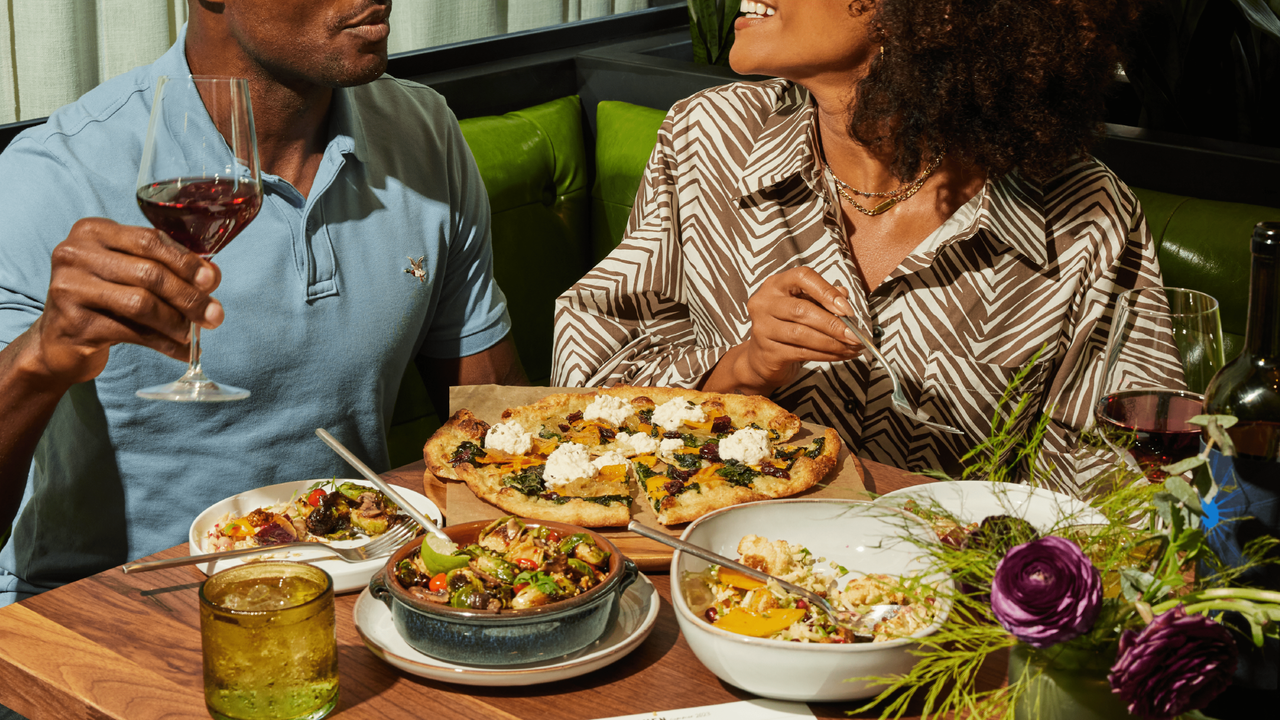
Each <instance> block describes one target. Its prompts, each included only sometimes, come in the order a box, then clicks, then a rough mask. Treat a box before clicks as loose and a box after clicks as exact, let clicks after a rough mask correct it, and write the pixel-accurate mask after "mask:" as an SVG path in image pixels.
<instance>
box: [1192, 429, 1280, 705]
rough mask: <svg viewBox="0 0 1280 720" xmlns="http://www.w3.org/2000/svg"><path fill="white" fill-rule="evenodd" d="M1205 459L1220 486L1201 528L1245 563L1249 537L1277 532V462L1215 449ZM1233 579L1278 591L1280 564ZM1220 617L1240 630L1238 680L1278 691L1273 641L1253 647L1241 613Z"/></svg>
mask: <svg viewBox="0 0 1280 720" xmlns="http://www.w3.org/2000/svg"><path fill="white" fill-rule="evenodd" d="M1201 449H1202V450H1203V443H1202V445H1201ZM1208 460H1209V469H1210V470H1211V471H1212V472H1213V478H1214V480H1215V481H1216V482H1217V483H1218V488H1219V489H1218V494H1217V496H1215V497H1214V498H1213V499H1212V500H1210V501H1208V502H1205V503H1203V508H1204V512H1205V516H1204V517H1203V518H1202V521H1203V529H1204V532H1205V535H1206V537H1207V539H1208V543H1209V547H1211V548H1213V551H1214V552H1215V553H1217V554H1218V558H1219V559H1220V560H1221V561H1222V563H1223V564H1224V565H1227V566H1228V567H1233V568H1235V567H1240V566H1242V565H1244V564H1245V563H1246V562H1248V558H1247V557H1246V555H1245V552H1244V549H1245V546H1246V545H1247V544H1248V542H1249V541H1250V540H1253V539H1256V538H1259V537H1262V536H1264V535H1270V536H1272V537H1280V462H1278V461H1276V460H1268V459H1266V458H1261V457H1252V456H1247V455H1238V456H1236V457H1230V456H1227V455H1223V454H1222V453H1220V452H1218V450H1217V449H1213V450H1210V451H1209V455H1208ZM1255 561H1256V560H1255ZM1204 570H1205V568H1203V566H1202V568H1201V571H1204ZM1237 582H1239V583H1243V584H1249V585H1254V586H1258V587H1263V588H1267V589H1269V590H1280V566H1278V565H1274V564H1273V565H1267V566H1263V567H1254V568H1252V569H1251V570H1249V571H1247V572H1245V573H1244V575H1242V576H1241V577H1240V579H1239V580H1238V581H1237ZM1224 620H1225V621H1227V622H1228V624H1232V625H1235V626H1236V627H1237V630H1239V631H1240V634H1236V635H1235V637H1236V647H1237V649H1238V650H1239V651H1240V657H1239V665H1238V667H1237V670H1236V680H1235V682H1236V684H1237V685H1240V686H1243V687H1251V688H1257V689H1263V690H1276V689H1277V685H1278V684H1280V662H1277V654H1278V652H1280V650H1278V648H1277V643H1276V641H1275V640H1274V639H1270V638H1269V639H1268V641H1267V643H1266V645H1265V646H1264V647H1263V648H1256V647H1254V646H1253V644H1252V643H1251V642H1249V641H1248V640H1247V639H1246V638H1247V637H1248V635H1249V632H1248V624H1247V623H1244V622H1242V621H1240V619H1239V618H1230V617H1228V618H1224ZM1232 620H1236V622H1234V623H1233V622H1231V621H1232Z"/></svg>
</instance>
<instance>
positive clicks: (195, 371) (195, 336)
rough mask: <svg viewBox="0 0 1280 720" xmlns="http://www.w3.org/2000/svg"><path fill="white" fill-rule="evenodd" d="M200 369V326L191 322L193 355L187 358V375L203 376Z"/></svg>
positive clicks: (193, 376)
mask: <svg viewBox="0 0 1280 720" xmlns="http://www.w3.org/2000/svg"><path fill="white" fill-rule="evenodd" d="M203 374H204V373H203V372H201V370H200V326H199V325H197V324H195V323H191V356H190V358H189V359H188V360H187V377H191V378H196V377H201V376H202V375H203Z"/></svg>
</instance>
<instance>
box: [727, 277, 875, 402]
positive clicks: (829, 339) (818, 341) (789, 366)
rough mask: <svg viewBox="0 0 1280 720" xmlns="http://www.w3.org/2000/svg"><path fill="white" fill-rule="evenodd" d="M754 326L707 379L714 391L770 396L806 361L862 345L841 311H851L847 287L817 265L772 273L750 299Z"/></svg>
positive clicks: (846, 354)
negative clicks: (831, 280) (817, 269)
mask: <svg viewBox="0 0 1280 720" xmlns="http://www.w3.org/2000/svg"><path fill="white" fill-rule="evenodd" d="M747 313H748V314H749V315H750V317H751V331H750V333H749V335H748V337H747V340H746V342H744V343H742V344H741V345H738V346H737V347H735V348H733V349H732V350H730V351H729V352H728V353H726V354H725V356H724V357H723V358H722V359H721V360H720V362H719V363H718V364H717V365H716V367H715V368H714V369H713V370H712V371H711V373H710V374H709V375H708V376H707V379H706V380H705V381H704V382H703V386H702V389H704V390H707V391H710V392H739V391H740V392H749V393H752V394H758V395H768V394H769V393H771V392H773V391H774V390H776V389H777V388H779V387H781V386H783V385H785V384H787V383H788V382H790V381H791V380H792V379H793V378H794V377H795V375H796V373H798V372H799V370H800V364H801V363H805V362H811V361H813V362H841V361H844V360H849V359H851V358H853V357H856V356H857V355H858V354H859V353H861V352H862V345H861V344H859V343H858V341H857V340H856V339H855V338H854V337H853V334H852V333H850V332H849V330H848V329H847V328H845V326H844V323H842V322H841V321H840V318H839V316H842V315H846V316H847V315H852V314H853V306H852V305H850V304H849V300H848V290H845V289H842V288H836V287H835V286H833V285H832V284H831V283H828V282H827V281H826V280H823V279H822V276H820V275H818V273H817V272H815V271H814V270H813V269H812V268H807V267H799V268H792V269H791V270H787V271H785V272H781V273H778V274H777V275H774V276H773V277H771V278H769V279H768V280H766V281H765V282H764V284H763V285H761V286H760V289H759V290H757V291H756V293H755V294H754V295H752V296H751V299H749V300H748V301H747Z"/></svg>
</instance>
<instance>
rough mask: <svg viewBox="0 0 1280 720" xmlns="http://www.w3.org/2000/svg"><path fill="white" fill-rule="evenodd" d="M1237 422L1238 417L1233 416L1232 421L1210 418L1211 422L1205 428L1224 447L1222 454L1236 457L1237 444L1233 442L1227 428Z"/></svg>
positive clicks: (1219, 445)
mask: <svg viewBox="0 0 1280 720" xmlns="http://www.w3.org/2000/svg"><path fill="white" fill-rule="evenodd" d="M1235 424H1236V419H1235V418H1231V419H1230V421H1229V422H1228V421H1225V420H1219V419H1218V418H1216V417H1214V418H1210V419H1209V424H1208V425H1207V426H1205V429H1206V430H1207V431H1208V432H1209V437H1210V438H1211V439H1212V440H1213V441H1214V442H1216V443H1218V447H1220V448H1222V454H1223V455H1228V456H1230V457H1235V454H1236V444H1235V443H1233V442H1231V436H1230V435H1228V434H1227V428H1229V427H1231V426H1232V425H1235Z"/></svg>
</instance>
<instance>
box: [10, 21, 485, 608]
mask: <svg viewBox="0 0 1280 720" xmlns="http://www.w3.org/2000/svg"><path fill="white" fill-rule="evenodd" d="M184 44H185V33H183V36H182V37H179V39H178V42H177V43H176V44H175V45H174V47H172V48H170V50H169V51H168V52H167V53H166V54H165V55H164V56H163V57H162V58H160V59H159V60H158V61H156V63H155V64H153V65H151V66H148V67H142V68H138V69H135V70H133V71H131V72H129V73H126V74H125V75H122V76H120V77H117V78H115V79H113V80H110V81H108V82H106V83H104V84H103V85H101V86H100V87H98V88H96V89H95V90H93V91H91V92H90V93H88V94H86V95H85V96H84V97H83V98H81V99H80V100H79V101H77V102H75V103H73V104H71V105H68V106H66V107H64V108H62V109H60V110H58V111H57V112H56V113H54V115H53V116H52V117H51V118H50V119H49V122H48V123H47V124H45V125H43V126H40V127H38V128H33V129H31V130H28V131H26V132H24V133H23V134H22V135H20V136H18V138H17V139H15V140H14V142H13V143H12V144H11V145H10V146H9V148H8V149H7V150H6V151H5V152H4V153H3V155H0V347H4V346H6V345H8V344H9V343H10V342H12V341H13V339H14V338H16V337H17V336H18V335H20V334H21V333H22V332H23V331H25V330H26V329H27V328H28V327H30V326H31V324H32V322H34V321H35V319H36V318H37V317H38V316H39V314H40V312H41V311H42V309H43V307H44V301H45V298H46V294H47V292H48V284H49V272H50V255H51V253H52V252H53V249H54V247H55V246H56V245H57V244H58V243H60V242H61V241H62V240H64V239H65V238H66V236H67V233H68V232H69V231H70V229H71V226H72V224H74V223H75V221H76V220H78V219H80V218H83V217H93V216H97V217H106V218H110V219H112V220H115V221H117V222H120V223H126V224H130V225H141V226H147V224H148V223H147V221H146V219H145V218H144V217H143V216H142V213H141V211H139V209H138V206H137V203H136V201H135V196H134V192H135V190H136V187H135V183H136V180H137V174H138V163H139V160H140V158H141V156H142V143H143V138H144V135H145V132H146V128H147V119H148V116H149V114H150V111H151V100H152V96H153V88H154V86H155V82H156V78H157V77H159V76H161V75H186V74H189V73H190V70H189V69H188V67H187V63H186V59H185V55H184V53H183V46H184ZM187 102H189V103H190V105H191V107H192V109H193V110H194V111H196V114H197V115H198V116H200V117H202V118H203V120H204V121H205V122H208V116H207V114H205V112H204V109H203V106H202V105H200V102H199V98H197V97H195V96H194V95H193V96H192V97H189V98H187ZM330 117H331V120H330V127H329V131H330V136H331V139H330V141H329V143H328V147H327V148H326V150H325V154H324V158H323V160H322V161H321V164H320V169H319V171H318V173H317V175H316V179H315V183H314V185H313V187H312V190H311V194H310V197H307V198H304V197H302V195H301V194H299V193H298V192H297V190H295V189H294V188H293V187H292V186H290V185H289V184H287V183H286V182H284V181H282V180H281V179H280V178H278V177H275V176H266V177H264V181H265V189H266V197H265V198H264V202H263V206H262V210H261V212H260V213H259V215H258V217H257V218H256V219H255V220H254V221H253V222H252V223H250V225H249V226H248V227H247V228H246V229H245V231H244V232H243V233H241V234H240V235H239V236H238V237H237V238H236V239H235V240H233V241H232V242H231V243H230V244H229V245H228V246H227V247H226V248H224V249H223V250H222V251H221V252H220V253H219V254H218V255H217V256H216V257H215V258H214V262H216V263H217V264H218V265H219V266H220V267H221V268H222V284H221V286H220V287H219V288H218V289H217V291H215V293H214V296H215V297H216V298H218V299H219V300H220V301H221V302H222V304H223V306H224V307H225V309H226V321H225V322H224V323H223V324H222V326H221V327H219V328H218V329H216V330H212V331H206V332H205V333H204V334H203V346H204V347H203V352H204V356H203V364H204V367H205V370H206V372H207V373H208V374H209V375H210V377H212V378H213V379H215V380H217V381H219V382H224V383H227V384H229V385H234V386H237V387H242V388H246V389H248V390H250V391H251V392H252V397H250V398H249V399H247V400H243V401H239V402H231V403H208V404H202V403H170V402H158V401H150V400H143V399H140V398H138V397H136V396H135V395H134V391H136V390H138V389H139V388H142V387H146V386H148V385H155V384H158V383H162V382H168V381H170V380H174V379H176V378H177V377H178V376H179V375H181V374H182V372H183V370H184V367H185V366H184V364H183V363H181V362H178V361H176V360H172V359H170V358H167V357H165V356H163V355H161V354H159V353H157V352H155V351H153V350H149V349H146V348H143V347H139V346H133V345H119V346H116V347H114V348H113V349H112V351H111V356H110V360H109V362H108V363H107V366H106V369H105V370H104V371H103V372H102V374H101V375H100V376H99V377H98V378H97V379H96V380H94V381H92V382H88V383H84V384H81V385H77V386H76V387H74V388H72V390H71V391H70V392H69V393H68V394H67V395H66V396H65V397H64V398H63V399H62V402H61V403H60V404H59V405H58V408H57V411H56V412H55V414H54V416H53V419H52V421H51V422H50V423H49V426H48V429H47V430H46V431H45V434H44V437H43V439H42V440H41V441H40V444H39V447H38V449H37V451H36V455H35V461H34V463H33V466H32V471H31V475H30V478H29V480H28V484H27V488H26V493H25V496H24V500H23V506H22V509H21V510H20V512H19V515H18V519H17V521H16V523H15V524H14V530H13V537H12V538H11V539H10V541H9V543H8V545H7V546H6V547H5V548H4V550H3V552H0V606H2V605H5V604H8V603H10V602H13V601H15V600H19V599H22V598H23V597H26V595H27V594H29V593H33V592H38V591H41V590H44V589H48V588H52V587H56V586H58V585H61V584H64V583H67V582H71V581H74V580H76V579H79V578H81V577H85V576H87V575H90V574H92V573H96V572H99V571H102V570H105V569H107V568H110V567H112V566H115V565H118V564H120V563H122V562H125V561H128V560H130V559H134V558H138V557H142V556H145V555H148V554H151V553H153V552H156V551H157V550H161V549H163V548H167V547H170V546H172V545H175V544H178V543H180V542H184V541H185V540H186V537H187V530H188V527H189V526H190V524H191V521H192V520H193V519H194V518H195V517H196V515H198V514H199V513H200V512H201V511H202V510H203V509H204V508H206V507H208V506H209V505H211V504H213V503H214V502H217V501H218V500H221V499H222V498H225V497H228V496H230V495H234V494H236V493H239V492H242V491H244V490H248V489H251V488H255V487H260V486H263V485H270V484H273V483H279V482H286V481H290V480H303V479H309V478H327V477H332V476H334V475H337V476H338V477H351V476H352V474H353V472H354V471H353V470H352V469H351V468H349V467H347V466H346V464H345V463H344V462H343V461H342V460H341V459H340V458H338V457H337V456H336V455H334V454H333V452H332V451H330V450H329V449H328V448H327V447H326V446H325V445H324V444H323V443H321V442H320V441H319V440H318V439H317V438H316V437H315V435H314V431H315V429H316V428H317V427H323V428H327V429H328V430H329V431H330V432H332V433H333V434H334V435H335V436H336V437H337V438H338V439H339V440H341V441H342V442H343V443H345V444H346V445H347V447H349V448H351V449H352V450H353V451H354V452H355V453H356V454H357V455H359V456H360V457H361V458H363V459H364V460H365V461H366V462H367V463H368V464H369V465H370V466H372V467H373V468H374V469H375V470H385V469H388V464H389V461H388V458H387V445H386V431H387V428H388V426H389V424H390V422H391V412H392V406H393V404H394V402H395V398H396V393H397V391H398V390H399V386H400V378H401V374H402V373H403V372H404V370H405V368H406V367H407V366H408V364H409V363H410V362H411V361H412V359H413V358H414V356H415V355H417V354H419V353H420V354H422V355H425V356H428V357H439V358H451V357H461V356H465V355H470V354H473V353H477V352H480V351H482V350H485V349H486V348H488V347H490V346H492V345H494V344H495V343H497V342H498V341H499V340H501V339H502V338H503V337H504V336H505V335H506V334H507V332H508V330H509V328H510V319H509V318H508V316H507V312H506V304H505V300H504V298H503V295H502V291H501V290H499V288H498V286H497V284H496V283H495V282H494V279H493V269H492V266H493V258H492V249H491V246H490V238H489V203H488V196H487V195H486V194H485V188H484V184H483V182H482V181H481V179H480V175H479V173H478V171H477V169H476V165H475V162H474V160H473V159H472V157H471V153H470V151H469V150H468V149H467V145H466V143H465V141H464V140H463V137H462V133H461V132H460V130H459V128H458V123H457V120H456V119H455V118H454V116H453V114H452V113H451V112H450V111H449V109H448V107H447V106H446V105H445V102H444V100H443V99H442V98H441V97H440V96H439V95H438V94H436V93H435V92H434V91H432V90H430V89H429V88H426V87H423V86H421V85H417V84H414V83H410V82H405V81H401V80H396V79H394V78H391V77H387V76H384V77H382V78H380V79H378V80H376V81H374V82H372V83H370V84H368V85H364V86H361V87H357V88H351V89H346V90H339V91H337V92H336V94H335V99H334V106H333V108H332V112H331V116H330ZM419 257H421V258H424V260H423V263H422V267H423V269H424V270H425V271H426V278H425V282H422V281H419V280H418V279H417V278H416V277H415V276H414V275H412V274H409V273H406V272H405V270H406V269H407V268H408V267H409V258H412V259H414V260H417V259H418V258H419ZM2 421H3V419H0V422H2ZM423 440H424V441H425V438H423Z"/></svg>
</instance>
